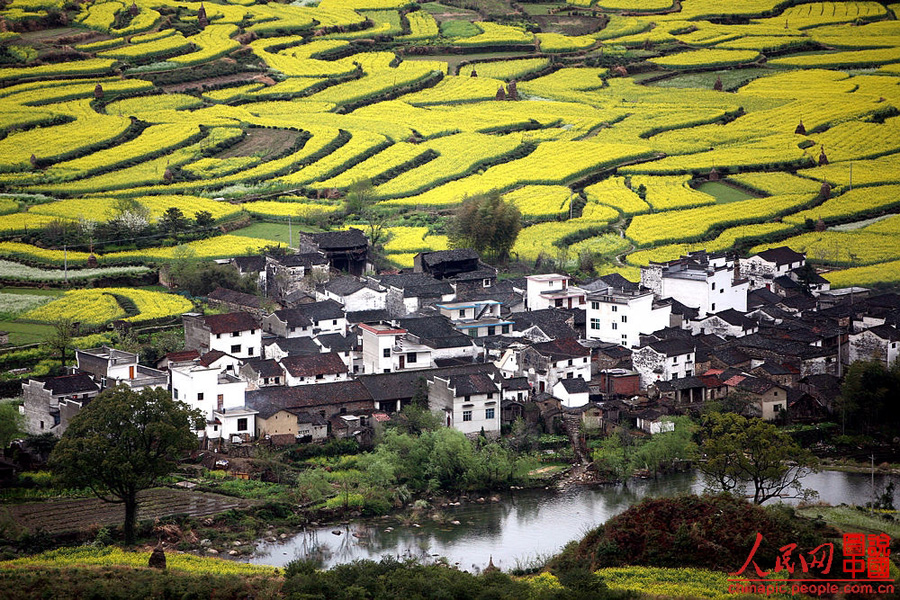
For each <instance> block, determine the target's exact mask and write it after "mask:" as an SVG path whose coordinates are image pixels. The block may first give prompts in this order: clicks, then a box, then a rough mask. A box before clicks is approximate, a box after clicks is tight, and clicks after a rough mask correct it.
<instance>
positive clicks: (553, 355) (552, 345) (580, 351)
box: [531, 337, 591, 361]
mask: <svg viewBox="0 0 900 600" xmlns="http://www.w3.org/2000/svg"><path fill="white" fill-rule="evenodd" d="M531 347H532V348H533V349H534V350H535V351H536V352H537V353H538V354H540V355H541V356H545V357H547V358H549V359H550V360H552V361H560V360H564V359H567V358H582V357H585V356H590V354H591V351H590V349H589V348H585V347H584V346H582V345H581V344H579V343H578V340H576V339H575V338H574V337H569V338H562V339H558V340H551V341H549V342H540V343H537V344H533V345H532V346H531Z"/></svg>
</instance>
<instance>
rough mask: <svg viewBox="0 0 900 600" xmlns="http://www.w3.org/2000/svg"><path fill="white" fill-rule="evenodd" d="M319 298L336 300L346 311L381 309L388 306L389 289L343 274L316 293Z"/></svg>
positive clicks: (370, 281)
mask: <svg viewBox="0 0 900 600" xmlns="http://www.w3.org/2000/svg"><path fill="white" fill-rule="evenodd" d="M316 297H317V298H318V299H319V300H334V301H335V302H337V303H338V304H340V305H341V306H343V307H344V311H345V312H355V311H360V310H379V309H384V308H385V307H386V306H387V290H385V289H384V288H383V287H381V285H379V284H377V283H375V282H373V281H372V280H367V281H365V282H363V281H360V280H359V279H358V278H356V277H350V276H342V277H335V278H333V279H331V280H330V281H329V282H328V283H326V284H325V285H323V286H322V287H321V291H320V292H318V293H317V294H316Z"/></svg>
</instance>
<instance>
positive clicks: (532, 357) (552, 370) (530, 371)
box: [516, 338, 591, 393]
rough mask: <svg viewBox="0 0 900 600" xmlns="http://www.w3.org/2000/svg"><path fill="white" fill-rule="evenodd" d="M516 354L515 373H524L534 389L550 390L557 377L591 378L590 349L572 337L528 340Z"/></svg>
mask: <svg viewBox="0 0 900 600" xmlns="http://www.w3.org/2000/svg"><path fill="white" fill-rule="evenodd" d="M518 354H519V356H518V361H517V365H518V372H517V373H516V375H519V376H522V375H524V376H525V377H527V378H528V383H529V384H530V385H531V387H532V388H533V389H534V390H535V391H536V392H538V393H540V392H547V391H550V390H552V389H553V386H554V385H556V382H557V381H559V380H560V379H570V378H574V377H578V378H581V379H584V380H585V381H590V380H591V351H590V349H588V348H585V347H584V346H582V345H581V344H579V343H578V340H576V339H575V338H563V339H558V340H551V341H549V342H540V343H537V344H532V345H531V346H527V347H525V348H523V349H522V350H521V351H520V352H519V353H518Z"/></svg>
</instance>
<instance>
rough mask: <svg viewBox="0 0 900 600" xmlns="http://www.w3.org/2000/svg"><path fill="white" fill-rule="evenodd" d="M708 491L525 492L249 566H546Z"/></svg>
mask: <svg viewBox="0 0 900 600" xmlns="http://www.w3.org/2000/svg"><path fill="white" fill-rule="evenodd" d="M894 479H895V481H897V483H898V484H900V481H898V480H897V478H894ZM884 484H886V480H885V477H884V476H877V475H876V477H875V485H876V487H879V488H880V487H881V486H882V485H884ZM804 485H805V486H806V487H808V488H811V489H814V490H816V491H817V492H819V499H820V500H822V501H823V502H827V503H829V504H841V503H847V504H862V503H865V502H866V501H867V500H869V499H870V498H871V489H872V487H871V485H872V484H871V479H870V477H869V476H868V475H863V474H858V473H842V472H839V471H822V472H821V473H814V474H811V475H809V476H807V477H806V479H805V480H804ZM702 489H703V484H702V481H699V480H698V479H697V477H696V476H695V475H694V474H693V473H683V474H677V475H669V476H666V477H661V478H660V479H657V480H634V481H631V482H629V484H628V488H622V487H621V486H599V487H591V488H584V487H572V488H570V489H568V490H566V491H564V492H553V491H547V490H528V491H519V492H515V493H512V494H508V495H505V496H501V501H500V502H493V503H491V502H487V503H484V504H481V503H476V502H472V503H468V504H465V505H463V506H459V507H449V508H444V509H441V510H440V513H441V514H442V515H443V516H444V517H445V518H446V520H445V522H449V521H453V520H455V521H459V522H460V524H459V525H445V524H438V523H436V522H435V521H434V520H432V519H431V518H430V515H432V514H433V513H434V512H435V511H428V512H427V513H426V514H425V516H423V517H422V520H421V521H419V522H418V523H415V524H411V523H407V524H403V523H401V522H400V521H398V520H397V519H396V518H393V517H391V518H386V519H376V520H368V521H359V522H353V523H351V524H349V525H330V526H326V527H319V528H311V529H307V530H306V531H304V532H301V533H299V534H297V535H295V536H294V537H292V538H289V539H287V540H283V541H280V542H274V543H261V544H259V545H258V546H257V547H258V551H257V554H256V555H255V556H253V557H252V558H250V559H249V562H253V563H258V564H266V565H274V566H283V565H285V564H286V563H288V562H289V561H291V560H293V559H294V558H309V557H314V558H318V559H319V560H321V561H322V565H323V567H326V568H327V567H332V566H334V565H337V564H341V563H346V562H350V561H353V560H357V559H372V560H379V559H380V558H381V557H382V556H384V555H385V554H390V555H393V556H397V557H400V558H403V557H418V558H425V559H428V558H433V557H437V556H443V557H446V558H447V559H448V560H449V561H450V563H451V564H452V563H458V564H459V567H460V568H463V569H483V568H484V567H485V566H487V564H488V560H489V559H491V558H492V559H493V561H494V564H495V565H496V566H498V567H500V568H501V569H503V570H509V569H513V568H515V567H517V566H525V565H527V564H529V563H531V562H533V561H535V560H543V559H546V558H547V557H549V556H550V555H552V554H555V553H557V552H558V551H559V550H560V549H562V547H563V546H565V545H566V544H567V543H568V542H570V541H572V540H576V539H580V538H581V537H582V536H583V535H584V534H585V533H586V532H587V531H588V530H590V529H592V528H594V527H596V526H597V525H599V524H601V523H603V522H604V521H606V520H607V519H609V518H610V517H613V516H615V515H617V514H619V513H620V512H622V511H624V510H625V509H626V508H628V507H629V506H631V505H632V504H634V503H635V502H637V501H639V500H641V499H642V498H645V497H648V496H650V497H653V496H671V495H674V494H680V493H684V492H701V491H702ZM415 525H419V527H416V526H415ZM389 528H393V529H392V530H389ZM334 531H340V532H341V534H340V535H335V534H334V533H332V532H334ZM354 533H355V534H357V535H358V536H359V537H357V536H354V535H353V534H354Z"/></svg>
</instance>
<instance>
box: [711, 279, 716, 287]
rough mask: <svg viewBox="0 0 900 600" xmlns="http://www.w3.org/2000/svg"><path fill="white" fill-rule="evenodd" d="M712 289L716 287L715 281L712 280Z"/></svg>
mask: <svg viewBox="0 0 900 600" xmlns="http://www.w3.org/2000/svg"><path fill="white" fill-rule="evenodd" d="M712 289H716V282H715V281H713V282H712Z"/></svg>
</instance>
